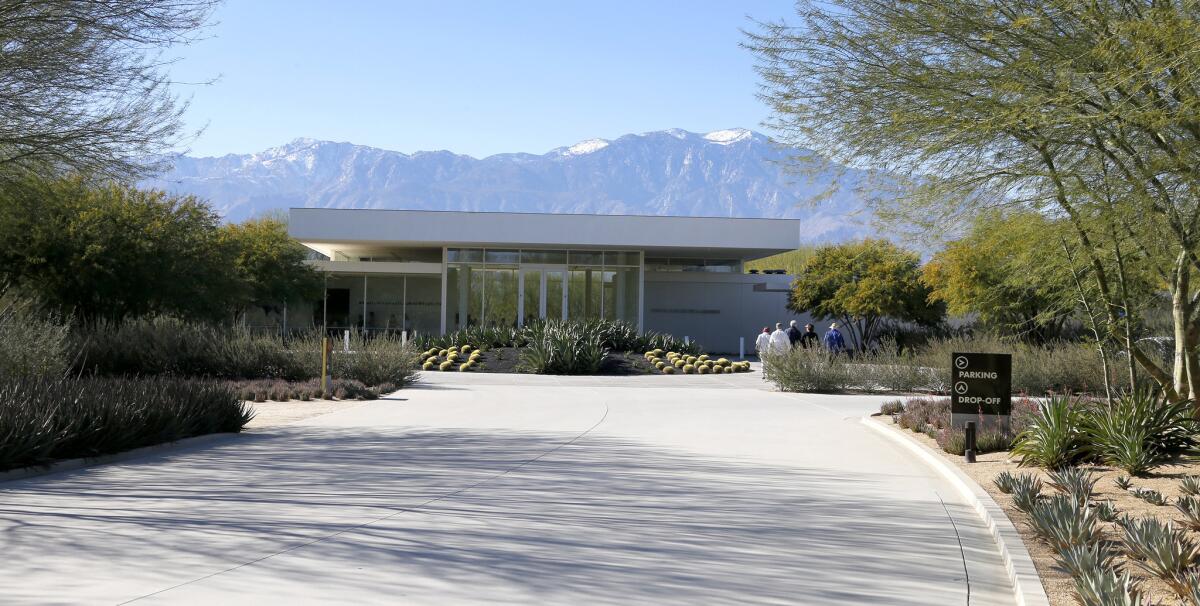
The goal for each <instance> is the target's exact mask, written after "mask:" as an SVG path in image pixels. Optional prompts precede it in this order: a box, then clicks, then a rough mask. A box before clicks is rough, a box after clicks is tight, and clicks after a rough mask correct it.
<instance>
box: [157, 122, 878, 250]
mask: <svg viewBox="0 0 1200 606" xmlns="http://www.w3.org/2000/svg"><path fill="white" fill-rule="evenodd" d="M796 155H799V156H802V157H803V156H811V153H808V152H805V151H804V150H791V151H788V150H784V149H780V148H779V147H777V146H775V145H774V144H773V143H771V142H770V141H769V140H768V138H767V137H765V136H764V135H762V134H759V133H756V132H753V131H749V130H746V129H740V128H739V129H730V130H720V131H715V132H711V133H707V134H697V133H692V132H688V131H683V130H678V129H672V130H666V131H658V132H650V133H643V134H639V135H625V136H623V137H620V138H617V139H614V140H611V141H609V140H604V139H589V140H586V141H581V142H579V143H576V144H574V145H571V146H568V147H560V148H557V149H554V150H551V151H549V152H547V153H545V154H542V155H535V154H524V153H512V154H497V155H494V156H489V157H486V158H482V159H476V158H473V157H470V156H465V155H459V154H454V153H451V152H448V151H434V152H417V153H413V154H404V153H400V152H395V151H387V150H382V149H376V148H372V147H365V146H361V145H352V144H350V143H334V142H330V141H316V140H312V139H296V140H295V141H292V142H291V143H288V144H287V145H283V146H281V147H276V148H272V149H268V150H266V151H263V152H260V153H256V154H244V155H234V154H231V155H227V156H222V157H219V158H193V157H188V156H180V157H178V158H177V159H176V160H175V163H174V168H173V169H172V170H171V171H170V172H168V173H166V174H164V175H162V176H161V177H160V178H158V179H154V180H151V181H148V182H147V183H145V185H148V186H151V187H159V188H163V189H168V190H171V191H175V192H179V193H189V194H195V195H197V196H200V197H202V198H205V199H207V200H209V201H210V202H211V203H212V204H213V206H214V207H215V208H216V209H217V210H218V211H219V212H220V213H221V214H222V215H223V216H224V217H225V218H226V219H227V220H230V221H240V220H242V219H245V218H247V217H251V216H254V215H256V214H260V213H262V212H263V211H266V210H270V209H276V208H288V207H293V206H300V207H329V208H407V209H434V210H490V211H513V212H549V213H598V214H648V215H690V216H719V217H794V218H800V219H807V222H806V223H805V238H806V239H807V240H811V241H829V240H839V239H843V238H849V237H859V236H862V235H864V234H867V233H869V229H868V226H867V225H866V222H865V217H864V216H863V214H862V213H860V212H859V211H860V209H861V208H862V203H861V200H860V199H859V195H858V193H857V192H856V191H855V187H854V186H855V184H856V183H857V182H860V181H861V179H862V177H863V175H861V174H860V173H857V172H856V171H854V170H847V169H841V168H837V167H835V168H837V169H836V170H835V169H822V170H817V171H814V172H813V174H803V175H797V174H795V173H794V171H793V172H792V173H788V172H785V170H784V166H783V164H782V162H781V161H783V160H784V159H786V158H788V157H789V156H796ZM818 168H823V167H818ZM835 176H836V177H837V178H838V180H839V182H840V183H841V184H842V185H841V187H839V188H838V189H837V191H836V192H834V193H833V194H832V195H829V196H825V197H824V199H823V201H822V202H820V203H818V204H816V205H815V206H814V205H813V204H811V201H812V200H813V199H814V198H816V197H817V196H820V195H821V194H822V193H824V192H826V191H827V190H828V189H829V185H830V183H831V181H832V180H833V179H834V178H835Z"/></svg>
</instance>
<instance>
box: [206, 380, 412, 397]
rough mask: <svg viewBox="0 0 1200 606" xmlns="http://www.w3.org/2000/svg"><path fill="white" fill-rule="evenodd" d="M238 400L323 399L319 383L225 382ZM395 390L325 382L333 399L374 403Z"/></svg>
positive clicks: (359, 383) (389, 385)
mask: <svg viewBox="0 0 1200 606" xmlns="http://www.w3.org/2000/svg"><path fill="white" fill-rule="evenodd" d="M225 385H227V386H228V387H229V388H230V389H232V390H233V391H234V392H235V393H236V394H238V397H239V398H241V399H242V400H245V401H247V402H266V401H268V400H271V401H275V402H287V401H290V400H299V401H302V402H307V401H309V400H320V399H322V398H323V397H324V394H323V393H322V392H321V380H320V379H309V380H307V381H284V380H283V379H252V380H245V381H227V382H226V383H225ZM397 389H398V387H397V386H396V385H395V384H392V383H381V384H379V385H373V386H369V387H368V386H367V385H366V384H364V383H363V382H362V381H355V380H353V379H333V380H332V381H330V383H329V395H330V396H331V397H332V398H334V399H336V400H374V399H377V398H379V397H380V396H383V395H386V394H389V393H391V392H393V391H396V390H397Z"/></svg>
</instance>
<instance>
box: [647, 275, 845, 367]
mask: <svg viewBox="0 0 1200 606" xmlns="http://www.w3.org/2000/svg"><path fill="white" fill-rule="evenodd" d="M791 280H792V278H791V276H781V275H763V274H757V275H752V274H721V273H704V272H661V273H660V272H649V271H648V272H646V286H645V289H646V290H645V306H644V313H645V323H644V328H645V330H653V331H658V332H667V333H671V334H673V335H675V336H677V337H683V336H684V335H687V336H688V337H690V338H691V339H692V340H694V341H698V342H699V343H700V345H701V346H702V347H703V348H704V349H705V350H706V351H709V352H713V353H734V354H736V353H737V351H738V337H745V339H746V353H747V354H748V355H752V354H753V353H754V339H755V338H756V337H757V336H758V333H759V332H761V331H762V328H763V327H764V326H769V327H770V328H771V330H775V323H776V322H783V324H784V326H785V327H786V326H787V324H788V322H789V321H790V320H796V321H797V322H798V323H799V324H801V325H803V324H805V323H806V322H809V321H810V320H809V317H808V316H807V315H806V314H796V313H794V312H791V311H789V310H788V309H787V297H788V287H789V285H790V284H791ZM813 323H814V324H817V332H818V333H823V332H824V328H826V327H827V326H828V322H824V323H817V322H813Z"/></svg>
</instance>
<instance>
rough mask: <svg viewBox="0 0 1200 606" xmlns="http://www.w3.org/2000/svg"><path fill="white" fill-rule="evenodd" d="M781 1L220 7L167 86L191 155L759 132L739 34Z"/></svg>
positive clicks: (781, 7) (479, 151)
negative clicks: (295, 146)
mask: <svg viewBox="0 0 1200 606" xmlns="http://www.w3.org/2000/svg"><path fill="white" fill-rule="evenodd" d="M792 6H793V3H792V1H791V0H778V1H768V0H745V1H737V2H735V1H728V2H718V1H715V0H708V1H701V2H671V1H668V0H663V1H661V2H657V1H656V2H647V1H643V2H633V1H624V0H621V1H609V2H575V1H567V2H563V1H561V0H560V1H557V2H551V1H546V0H537V1H533V0H530V1H515V2H501V1H500V0H496V1H492V2H486V1H477V2H476V1H472V2H466V1H451V0H445V1H423V2H399V1H396V2H385V1H366V0H362V1H350V0H347V1H345V2H329V1H327V0H326V1H315V0H314V1H299V0H293V1H290V2H280V1H275V0H227V1H226V4H225V5H223V6H222V7H221V8H220V9H219V10H218V12H217V14H216V20H217V21H218V23H217V25H215V26H214V27H213V28H212V29H211V30H210V31H209V32H208V37H207V38H206V39H204V40H202V41H200V42H197V43H195V44H193V45H192V46H189V47H186V48H183V49H182V50H181V51H180V56H181V60H180V62H179V63H178V64H177V65H175V66H174V68H173V70H172V76H173V78H174V79H175V80H176V81H180V82H185V83H186V82H203V81H208V80H212V79H213V78H216V79H217V80H216V82H215V83H213V84H211V85H204V86H194V85H184V86H180V87H179V89H178V90H179V92H180V93H181V95H182V96H184V97H185V98H186V97H190V98H191V107H190V108H189V110H188V113H187V121H188V125H189V127H190V128H191V129H199V128H202V127H203V128H204V129H205V130H204V132H203V133H202V134H201V135H200V136H199V137H198V138H197V139H195V140H194V141H192V142H191V144H190V153H192V154H193V155H206V156H207V155H222V154H226V153H246V152H254V151H260V150H262V149H265V148H268V147H272V146H276V145H280V144H283V143H286V142H288V141H291V140H292V139H295V138H297V137H313V138H317V139H329V140H334V141H350V142H353V143H359V144H364V145H372V146H376V147H382V148H386V149H394V150H399V151H403V152H413V151H417V150H434V149H448V150H451V151H455V152H459V153H467V154H471V155H473V156H477V157H481V156H486V155H489V154H494V153H499V152H511V151H523V152H532V153H543V152H545V151H548V150H549V149H551V148H553V147H557V146H561V145H570V144H573V143H575V142H578V141H580V140H583V139H588V138H592V137H603V138H612V137H617V136H620V135H622V134H625V133H630V132H644V131H649V130H661V129H666V128H684V129H687V130H692V131H697V132H707V131H711V130H718V129H723V128H730V127H738V126H740V127H747V128H755V129H760V130H761V127H760V126H759V123H760V122H761V121H762V120H763V119H764V118H766V115H767V110H766V108H765V107H764V106H763V105H762V103H761V102H760V101H758V99H756V98H755V96H754V94H755V92H756V86H757V80H756V77H755V74H754V72H753V70H752V66H753V59H752V57H751V56H750V55H749V53H747V52H746V51H745V50H743V49H741V48H740V47H738V42H739V41H741V39H742V35H741V33H740V32H739V28H747V27H750V26H751V23H750V22H749V21H748V20H747V18H746V17H747V16H751V17H754V18H756V19H760V20H776V19H780V18H786V17H791V16H792V15H793V14H794V13H792Z"/></svg>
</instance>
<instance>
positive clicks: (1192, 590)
mask: <svg viewBox="0 0 1200 606" xmlns="http://www.w3.org/2000/svg"><path fill="white" fill-rule="evenodd" d="M1181 581H1182V583H1181V585H1182V586H1183V588H1186V589H1187V593H1185V594H1183V597H1184V599H1186V600H1187V601H1188V603H1189V604H1200V573H1197V572H1196V571H1194V570H1193V571H1191V572H1189V573H1187V574H1185V575H1183V579H1181Z"/></svg>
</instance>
